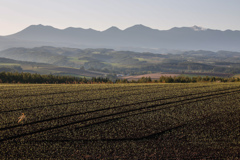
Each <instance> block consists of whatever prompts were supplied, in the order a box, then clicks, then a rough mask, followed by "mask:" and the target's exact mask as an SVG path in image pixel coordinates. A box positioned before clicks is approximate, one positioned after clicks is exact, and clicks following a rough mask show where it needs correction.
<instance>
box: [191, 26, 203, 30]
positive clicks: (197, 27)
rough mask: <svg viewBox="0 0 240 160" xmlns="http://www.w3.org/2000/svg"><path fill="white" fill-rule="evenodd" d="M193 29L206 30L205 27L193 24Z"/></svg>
mask: <svg viewBox="0 0 240 160" xmlns="http://www.w3.org/2000/svg"><path fill="white" fill-rule="evenodd" d="M191 28H192V29H193V30H194V31H205V30H207V29H206V28H203V27H200V26H196V25H195V26H193V27H191Z"/></svg>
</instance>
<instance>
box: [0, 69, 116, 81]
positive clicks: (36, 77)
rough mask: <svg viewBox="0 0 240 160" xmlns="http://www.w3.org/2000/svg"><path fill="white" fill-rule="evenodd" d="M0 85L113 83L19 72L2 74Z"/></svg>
mask: <svg viewBox="0 0 240 160" xmlns="http://www.w3.org/2000/svg"><path fill="white" fill-rule="evenodd" d="M0 83H47V84H61V83H65V84H81V83H112V82H111V81H110V80H109V79H108V78H102V77H97V78H96V77H93V78H91V79H87V78H85V77H83V78H78V77H72V76H60V75H51V74H50V75H40V74H37V73H34V74H31V73H18V72H1V73H0Z"/></svg>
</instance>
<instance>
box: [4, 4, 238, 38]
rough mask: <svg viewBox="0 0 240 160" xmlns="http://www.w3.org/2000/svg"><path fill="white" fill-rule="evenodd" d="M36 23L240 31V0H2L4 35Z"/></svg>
mask: <svg viewBox="0 0 240 160" xmlns="http://www.w3.org/2000/svg"><path fill="white" fill-rule="evenodd" d="M33 24H34V25H36V24H43V25H50V26H53V27H55V28H60V29H64V28H67V27H80V28H85V29H87V28H92V29H95V30H99V31H103V30H106V29H107V28H109V27H111V26H116V27H118V28H120V29H125V28H128V27H130V26H133V25H136V24H143V25H145V26H148V27H151V28H154V29H159V30H168V29H170V28H173V27H190V26H194V25H197V26H201V27H205V28H211V29H219V30H227V29H231V30H240V0H0V27H1V29H0V35H9V34H13V33H16V32H18V31H20V30H22V29H24V28H26V27H28V26H30V25H33Z"/></svg>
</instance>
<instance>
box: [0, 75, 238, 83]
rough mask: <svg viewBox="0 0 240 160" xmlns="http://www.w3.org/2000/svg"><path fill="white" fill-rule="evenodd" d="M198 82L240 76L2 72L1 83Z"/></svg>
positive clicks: (234, 79) (218, 80) (232, 79)
mask: <svg viewBox="0 0 240 160" xmlns="http://www.w3.org/2000/svg"><path fill="white" fill-rule="evenodd" d="M197 82H240V78H234V77H231V78H221V77H208V76H206V77H201V76H198V77H185V76H179V77H167V76H161V77H160V78H159V79H157V80H152V79H151V77H142V78H140V79H138V80H127V79H117V80H115V81H112V80H110V79H109V78H103V77H92V78H89V79H88V78H85V77H83V78H78V77H73V76H60V75H51V74H50V75H40V74H37V73H34V74H31V73H18V72H0V83H39V84H40V83H46V84H61V83H65V84H85V83H88V84H91V83H197Z"/></svg>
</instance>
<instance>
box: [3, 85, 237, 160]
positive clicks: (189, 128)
mask: <svg viewBox="0 0 240 160" xmlns="http://www.w3.org/2000/svg"><path fill="white" fill-rule="evenodd" d="M239 93H240V83H196V84H91V85H87V84H86V85H70V84H61V85H57V84H53V85H46V84H42V85H39V84H35V85H34V84H20V85H14V84H8V85H3V84H2V85H0V97H1V99H0V104H1V105H0V122H1V123H0V148H1V150H0V159H16V158H22V159H35V158H40V159H41V158H42V159H49V158H53V159H64V158H68V159H187V158H189V159H226V158H229V159H238V158H240V156H239V155H240V121H239V117H240V94H239ZM22 113H24V114H25V115H26V119H24V120H23V121H21V122H20V123H18V117H19V116H21V114H22Z"/></svg>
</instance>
